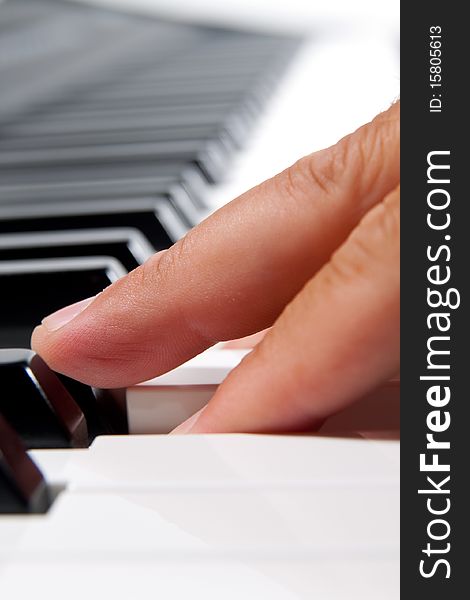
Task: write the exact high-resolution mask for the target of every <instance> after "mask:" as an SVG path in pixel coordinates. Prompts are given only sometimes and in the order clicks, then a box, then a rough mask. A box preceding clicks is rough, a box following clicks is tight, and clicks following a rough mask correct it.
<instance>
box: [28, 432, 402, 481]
mask: <svg viewBox="0 0 470 600" xmlns="http://www.w3.org/2000/svg"><path fill="white" fill-rule="evenodd" d="M57 452H59V455H60V458H59V459H57V460H56V461H54V459H53V456H54V453H55V451H52V450H50V451H47V452H45V451H32V452H31V456H32V457H33V458H34V460H35V461H36V462H37V463H38V465H39V467H40V468H41V469H42V471H43V473H44V475H45V477H46V479H48V480H49V481H53V482H54V483H58V484H63V483H65V484H66V485H68V486H69V488H70V489H73V490H81V491H86V490H87V491H91V490H98V491H104V490H115V491H116V490H133V491H148V492H151V491H156V490H168V489H175V490H180V489H184V490H195V489H221V488H222V489H227V488H240V487H243V488H251V489H263V488H276V489H277V488H283V487H285V486H290V487H292V488H296V487H298V488H305V487H307V488H308V487H310V488H318V487H322V486H325V485H330V486H333V487H334V486H343V485H344V484H345V483H348V484H349V485H352V486H359V487H360V486H362V485H370V484H374V485H377V486H385V487H391V486H394V485H396V484H397V482H398V480H399V444H398V442H396V441H370V440H369V441H366V440H364V439H346V438H338V437H315V436H274V435H273V436H271V435H251V434H229V435H226V434H213V435H185V436H178V435H175V436H173V435H171V436H168V435H155V436H154V435H145V436H102V437H98V438H96V439H95V441H94V442H93V444H92V445H91V447H90V448H89V449H88V450H86V451H83V452H72V451H71V452H69V453H63V452H60V451H57ZM66 456H67V457H68V458H65V457H66ZM58 463H59V464H60V469H59V468H58Z"/></svg>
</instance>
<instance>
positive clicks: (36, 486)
mask: <svg viewBox="0 0 470 600" xmlns="http://www.w3.org/2000/svg"><path fill="white" fill-rule="evenodd" d="M49 503H50V498H49V492H48V489H47V486H46V482H45V481H44V478H43V476H42V474H41V471H40V470H39V469H38V467H37V466H36V465H35V464H34V462H33V460H32V459H31V458H30V457H29V456H28V454H27V453H26V448H25V447H24V445H23V443H22V442H21V440H20V438H19V437H18V435H17V434H16V433H15V431H14V430H13V428H12V427H11V426H10V425H9V424H8V423H7V421H6V420H5V419H4V417H2V415H1V414H0V515H4V514H15V513H43V512H45V511H46V510H47V509H48V507H49Z"/></svg>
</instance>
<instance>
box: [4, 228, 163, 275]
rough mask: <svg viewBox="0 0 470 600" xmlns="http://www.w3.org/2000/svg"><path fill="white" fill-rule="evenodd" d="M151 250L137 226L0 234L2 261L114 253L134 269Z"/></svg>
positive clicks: (145, 258) (124, 265)
mask: <svg viewBox="0 0 470 600" xmlns="http://www.w3.org/2000/svg"><path fill="white" fill-rule="evenodd" d="M152 254H153V248H152V246H151V245H150V244H149V243H148V241H147V239H146V238H145V237H144V236H143V235H142V234H141V233H140V232H139V231H137V230H136V229H111V228H110V229H87V230H85V229H84V230H77V231H74V230H72V231H70V230H69V231H58V232H51V231H49V232H44V233H38V232H33V233H26V234H24V233H22V234H3V235H1V236H0V262H1V261H6V260H8V261H10V260H28V259H38V258H69V257H81V256H112V257H113V258H115V259H117V260H118V261H119V262H120V263H121V264H122V265H123V267H124V268H125V269H126V271H131V270H132V269H135V268H136V267H138V266H139V265H141V264H142V263H143V262H145V260H147V258H149V257H150V256H151V255H152Z"/></svg>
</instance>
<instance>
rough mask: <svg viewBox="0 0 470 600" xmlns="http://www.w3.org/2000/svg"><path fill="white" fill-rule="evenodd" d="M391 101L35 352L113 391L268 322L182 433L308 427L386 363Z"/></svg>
mask: <svg viewBox="0 0 470 600" xmlns="http://www.w3.org/2000/svg"><path fill="white" fill-rule="evenodd" d="M399 109H400V107H399V103H396V104H394V105H393V106H392V107H390V109H389V110H388V111H386V112H384V113H382V114H380V115H379V116H377V117H376V118H375V119H374V120H373V121H372V122H371V123H369V124H367V125H365V126H363V127H361V128H360V129H358V130H357V131H356V132H354V133H353V134H351V135H349V136H346V137H345V138H343V139H342V140H340V141H339V142H338V143H337V144H336V145H335V146H333V147H331V148H328V149H326V150H322V151H320V152H316V153H314V154H311V155H309V156H307V157H304V158H302V159H300V160H299V161H298V162H297V163H295V164H294V165H292V166H291V167H289V168H288V169H286V170H285V171H283V172H282V173H280V174H279V175H277V176H275V177H274V178H272V179H270V180H268V181H266V182H264V183H262V184H260V185H259V186H257V187H255V188H253V189H252V190H249V191H248V192H246V193H245V194H243V195H242V196H240V197H239V198H237V199H235V200H234V201H232V202H231V203H229V204H228V205H226V206H225V207H223V208H222V209H221V210H219V211H217V212H216V213H215V214H214V215H212V216H211V217H209V218H208V219H206V220H205V221H204V222H203V223H201V224H200V225H198V226H197V227H195V228H194V229H193V230H192V231H190V232H189V233H188V234H187V235H186V236H185V237H184V238H183V239H182V240H180V241H179V242H178V243H177V244H175V245H174V246H173V247H172V248H171V249H170V250H167V251H164V252H159V253H157V254H156V255H154V256H153V257H152V258H151V259H149V260H148V261H147V262H146V263H145V264H144V265H142V266H141V267H139V268H138V269H136V270H134V271H133V272H132V273H130V274H129V275H128V276H126V277H124V278H122V279H121V280H119V281H117V282H116V283H114V284H113V285H112V286H110V287H108V288H107V289H106V290H104V291H103V292H102V293H101V294H100V295H98V296H97V297H96V298H95V299H94V300H93V301H92V302H91V303H90V304H88V306H87V307H86V308H85V309H84V310H83V311H82V312H81V313H79V314H78V315H76V316H75V317H74V318H73V319H72V320H71V321H69V322H68V323H66V324H63V325H62V326H61V327H60V328H58V329H56V330H55V331H52V330H51V329H52V325H51V323H52V322H53V320H49V321H48V320H47V319H46V322H45V324H43V325H41V326H39V327H37V328H36V329H35V331H34V333H33V338H32V347H33V349H34V350H36V352H38V353H39V354H41V356H42V357H43V358H44V359H45V360H46V362H47V363H48V364H49V365H50V366H51V367H52V368H53V369H55V370H57V371H60V372H63V373H66V374H67V375H69V376H71V377H74V378H76V379H79V380H81V381H84V382H86V383H89V384H91V385H94V386H96V387H107V388H109V387H121V386H126V385H131V384H134V383H137V382H139V381H142V380H145V379H148V378H150V377H153V376H156V375H158V374H161V373H164V372H165V371H167V370H169V369H171V368H174V367H175V366H177V365H179V364H181V363H182V362H184V361H186V360H188V359H189V358H190V357H192V356H194V355H196V354H198V353H199V352H201V351H202V350H204V349H206V348H208V347H209V346H211V345H213V344H214V343H215V342H218V341H221V340H229V339H233V338H238V337H242V336H246V335H250V334H252V333H255V332H257V331H260V330H262V329H265V328H266V327H270V326H272V327H271V328H270V329H269V331H268V332H267V333H266V335H265V336H264V337H263V339H262V340H261V342H260V343H259V344H258V345H257V346H256V348H255V349H254V350H253V352H251V353H250V354H249V355H248V356H247V357H246V358H245V360H244V361H243V362H242V363H241V365H240V366H239V367H238V368H237V369H235V370H234V371H233V372H232V373H231V374H230V376H229V377H228V378H227V379H226V380H225V382H224V383H223V384H222V385H221V386H220V387H219V389H218V391H217V393H216V395H215V396H214V398H213V399H212V400H211V402H210V403H209V405H208V406H207V407H206V408H205V409H204V410H203V411H202V412H201V413H199V414H197V415H196V416H195V417H193V418H192V419H191V420H190V422H187V423H185V424H184V425H182V426H180V428H178V430H177V432H178V433H186V432H189V431H191V432H230V431H282V430H291V431H292V430H298V429H303V428H309V427H312V426H313V425H314V424H315V423H318V422H319V421H320V420H322V419H323V418H325V417H326V416H328V415H329V414H331V413H333V412H336V411H337V410H339V409H340V408H341V407H343V406H345V405H347V404H348V403H350V402H352V401H353V400H354V399H355V398H357V397H358V395H360V394H362V393H365V392H367V391H368V390H370V389H372V388H373V387H375V386H376V385H377V384H379V383H380V382H382V381H385V380H386V379H387V378H389V377H390V376H392V375H393V374H395V373H396V372H397V371H398V369H399V181H400V175H399Z"/></svg>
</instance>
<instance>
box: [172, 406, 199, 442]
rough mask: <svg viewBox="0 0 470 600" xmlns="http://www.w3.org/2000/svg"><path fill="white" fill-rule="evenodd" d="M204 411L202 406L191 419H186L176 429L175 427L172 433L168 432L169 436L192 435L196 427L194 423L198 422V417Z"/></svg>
mask: <svg viewBox="0 0 470 600" xmlns="http://www.w3.org/2000/svg"><path fill="white" fill-rule="evenodd" d="M204 409H205V406H203V407H202V408H201V410H198V411H197V413H194V415H193V416H192V417H189V419H186V421H183V422H182V423H181V424H180V425H178V427H175V429H173V431H170V435H173V434H176V435H179V434H183V433H192V432H193V430H194V428H195V426H196V423H197V422H198V421H199V417H200V416H201V414H202V412H203V411H204Z"/></svg>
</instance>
